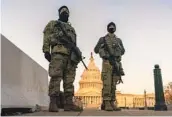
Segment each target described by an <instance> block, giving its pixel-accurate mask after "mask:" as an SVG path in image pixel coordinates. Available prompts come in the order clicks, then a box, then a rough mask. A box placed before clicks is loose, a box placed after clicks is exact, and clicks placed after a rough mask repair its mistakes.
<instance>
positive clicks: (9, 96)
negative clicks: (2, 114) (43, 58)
mask: <svg viewBox="0 0 172 117" xmlns="http://www.w3.org/2000/svg"><path fill="white" fill-rule="evenodd" d="M33 51H34V50H33ZM1 57H2V58H1V108H14V107H19V108H27V107H35V105H36V104H37V105H39V106H44V107H46V106H48V103H49V98H48V73H47V71H46V70H45V69H44V68H42V67H41V66H40V65H39V64H38V63H36V62H35V61H34V60H32V59H31V58H30V57H29V56H28V55H26V54H25V53H24V52H23V51H21V50H20V49H19V48H18V47H16V46H15V45H14V44H13V43H11V42H10V41H9V40H8V39H7V38H5V37H4V36H3V35H1Z"/></svg>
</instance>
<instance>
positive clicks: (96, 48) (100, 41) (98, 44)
mask: <svg viewBox="0 0 172 117" xmlns="http://www.w3.org/2000/svg"><path fill="white" fill-rule="evenodd" d="M102 44H103V37H101V38H100V39H99V41H98V42H97V44H96V46H95V48H94V52H95V53H96V54H97V53H99V49H100V47H101V45H102Z"/></svg>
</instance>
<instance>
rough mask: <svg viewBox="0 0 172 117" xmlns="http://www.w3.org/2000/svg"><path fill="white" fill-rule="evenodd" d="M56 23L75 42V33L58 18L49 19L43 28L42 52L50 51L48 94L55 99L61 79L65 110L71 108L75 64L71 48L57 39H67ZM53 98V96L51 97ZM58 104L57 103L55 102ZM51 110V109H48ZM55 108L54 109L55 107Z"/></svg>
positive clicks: (57, 95)
mask: <svg viewBox="0 0 172 117" xmlns="http://www.w3.org/2000/svg"><path fill="white" fill-rule="evenodd" d="M57 23H61V24H62V26H63V29H64V30H66V32H67V33H68V35H69V36H71V37H72V41H73V43H75V44H76V33H75V30H74V28H73V27H72V26H71V25H70V24H69V23H66V22H61V21H60V20H53V21H50V22H49V23H48V24H47V25H46V27H45V29H44V42H43V52H44V53H45V52H50V53H51V61H50V64H49V70H48V72H49V76H50V77H51V79H50V83H49V94H48V95H49V96H50V100H51V98H52V97H56V98H57V100H59V99H58V97H59V93H60V82H61V80H63V88H64V98H65V106H64V109H65V110H67V111H68V110H72V106H73V102H72V99H73V96H74V86H73V83H74V80H75V75H76V67H77V65H76V64H73V63H72V61H71V54H70V53H71V50H70V49H69V48H68V47H66V45H65V43H62V42H60V41H59V38H63V39H66V40H67V39H68V38H67V37H66V35H64V34H63V32H62V31H61V30H60V28H59V27H58V25H57ZM53 99H54V98H53ZM57 103H58V102H57ZM57 105H58V104H57ZM50 110H51V109H50ZM55 110H56V109H55Z"/></svg>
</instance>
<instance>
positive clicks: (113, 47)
mask: <svg viewBox="0 0 172 117" xmlns="http://www.w3.org/2000/svg"><path fill="white" fill-rule="evenodd" d="M103 39H104V40H103V44H104V46H103V47H101V48H100V49H99V55H100V57H101V58H108V57H109V52H108V51H107V48H106V46H108V48H109V50H110V53H112V55H114V56H121V55H122V53H121V48H120V40H119V39H118V38H116V37H115V36H114V37H113V38H112V37H110V36H108V35H106V36H105V37H103ZM105 41H106V46H105Z"/></svg>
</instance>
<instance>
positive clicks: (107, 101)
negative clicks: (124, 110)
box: [105, 100, 113, 111]
mask: <svg viewBox="0 0 172 117" xmlns="http://www.w3.org/2000/svg"><path fill="white" fill-rule="evenodd" d="M105 111H113V108H112V106H111V103H110V101H109V100H106V101H105Z"/></svg>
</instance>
